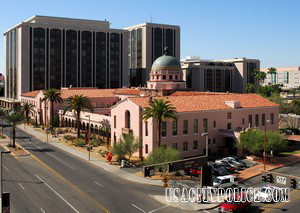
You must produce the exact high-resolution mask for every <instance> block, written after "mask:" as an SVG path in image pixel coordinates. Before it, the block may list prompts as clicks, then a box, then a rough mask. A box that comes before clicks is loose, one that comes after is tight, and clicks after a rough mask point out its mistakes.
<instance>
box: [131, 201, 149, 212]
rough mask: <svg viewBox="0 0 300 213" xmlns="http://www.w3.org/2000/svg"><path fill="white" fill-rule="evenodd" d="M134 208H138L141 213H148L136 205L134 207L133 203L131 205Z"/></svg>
mask: <svg viewBox="0 0 300 213" xmlns="http://www.w3.org/2000/svg"><path fill="white" fill-rule="evenodd" d="M131 205H132V206H133V207H135V208H137V209H138V210H140V211H141V212H144V213H146V212H145V211H144V210H143V209H141V208H140V207H138V206H136V205H134V204H133V203H132V204H131Z"/></svg>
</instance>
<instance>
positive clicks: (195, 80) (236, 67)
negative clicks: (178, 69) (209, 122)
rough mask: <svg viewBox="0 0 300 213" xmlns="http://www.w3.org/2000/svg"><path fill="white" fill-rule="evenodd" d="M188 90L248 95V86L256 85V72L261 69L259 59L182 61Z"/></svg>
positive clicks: (192, 59) (192, 58)
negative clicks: (254, 73)
mask: <svg viewBox="0 0 300 213" xmlns="http://www.w3.org/2000/svg"><path fill="white" fill-rule="evenodd" d="M181 65H182V70H183V76H184V80H185V81H186V87H187V89H191V90H195V91H210V92H233V93H246V92H247V84H255V85H257V82H256V81H255V79H254V75H253V72H254V70H259V69H260V61H259V60H258V59H247V58H234V59H227V60H205V59H200V57H187V58H186V59H183V60H181Z"/></svg>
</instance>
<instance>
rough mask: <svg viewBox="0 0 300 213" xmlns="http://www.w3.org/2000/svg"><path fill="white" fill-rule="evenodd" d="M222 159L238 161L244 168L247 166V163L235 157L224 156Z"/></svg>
mask: <svg viewBox="0 0 300 213" xmlns="http://www.w3.org/2000/svg"><path fill="white" fill-rule="evenodd" d="M223 159H225V160H230V161H232V162H235V163H238V164H240V165H241V166H242V167H244V168H245V167H247V164H246V163H245V162H243V161H241V160H239V159H238V158H237V157H226V158H223Z"/></svg>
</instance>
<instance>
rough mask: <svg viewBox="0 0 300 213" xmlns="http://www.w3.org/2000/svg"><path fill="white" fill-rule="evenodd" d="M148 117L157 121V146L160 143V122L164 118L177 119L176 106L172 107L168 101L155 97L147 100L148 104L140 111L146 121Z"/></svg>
mask: <svg viewBox="0 0 300 213" xmlns="http://www.w3.org/2000/svg"><path fill="white" fill-rule="evenodd" d="M149 118H153V119H154V120H155V121H156V123H157V134H158V141H157V144H158V147H160V145H161V124H162V122H163V121H164V120H165V119H168V120H171V121H173V120H177V119H178V115H177V111H176V108H175V107H173V106H172V105H171V104H170V102H169V101H165V100H164V99H155V100H154V101H150V102H149V106H148V107H145V109H144V111H143V113H142V119H143V120H144V121H147V120H148V119H149Z"/></svg>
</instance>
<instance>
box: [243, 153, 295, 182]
mask: <svg viewBox="0 0 300 213" xmlns="http://www.w3.org/2000/svg"><path fill="white" fill-rule="evenodd" d="M299 161H300V154H294V155H290V156H286V157H279V156H275V157H273V158H272V162H267V164H266V170H269V171H272V170H274V169H278V168H281V167H283V166H288V165H290V164H293V163H297V162H299ZM255 162H258V165H256V166H253V167H250V168H248V169H245V170H243V171H240V172H239V175H238V177H239V178H240V179H241V180H242V181H243V180H247V179H250V178H252V177H255V176H258V175H260V174H261V171H263V170H264V164H263V159H260V160H257V161H255Z"/></svg>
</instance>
